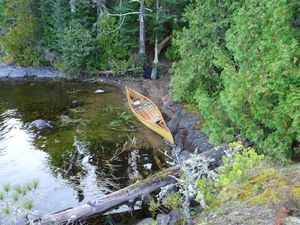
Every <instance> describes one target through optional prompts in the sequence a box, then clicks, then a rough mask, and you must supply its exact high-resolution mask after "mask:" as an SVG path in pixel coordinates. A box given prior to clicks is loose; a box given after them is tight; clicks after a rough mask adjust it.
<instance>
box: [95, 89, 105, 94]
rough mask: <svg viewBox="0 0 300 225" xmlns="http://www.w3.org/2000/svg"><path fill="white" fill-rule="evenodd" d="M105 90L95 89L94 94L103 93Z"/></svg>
mask: <svg viewBox="0 0 300 225" xmlns="http://www.w3.org/2000/svg"><path fill="white" fill-rule="evenodd" d="M104 92H105V91H104V90H102V89H97V90H96V91H94V93H95V94H102V93H104Z"/></svg>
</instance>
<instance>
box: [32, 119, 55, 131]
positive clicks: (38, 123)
mask: <svg viewBox="0 0 300 225" xmlns="http://www.w3.org/2000/svg"><path fill="white" fill-rule="evenodd" d="M51 128H53V126H52V125H51V124H49V123H48V122H46V121H45V120H42V119H38V120H35V121H32V122H31V123H30V125H29V129H38V130H42V129H51Z"/></svg>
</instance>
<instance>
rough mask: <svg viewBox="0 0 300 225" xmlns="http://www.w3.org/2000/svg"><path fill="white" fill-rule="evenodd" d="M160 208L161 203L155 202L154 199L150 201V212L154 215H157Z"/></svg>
mask: <svg viewBox="0 0 300 225" xmlns="http://www.w3.org/2000/svg"><path fill="white" fill-rule="evenodd" d="M159 206H160V204H159V201H155V200H154V199H152V200H151V201H150V204H149V212H150V213H151V214H152V215H155V213H156V211H157V210H158V208H159Z"/></svg>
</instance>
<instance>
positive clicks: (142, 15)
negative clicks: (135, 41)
mask: <svg viewBox="0 0 300 225" xmlns="http://www.w3.org/2000/svg"><path fill="white" fill-rule="evenodd" d="M145 46H146V44H145V2H144V0H141V1H140V50H139V53H140V55H142V56H144V55H145V54H146V47H145Z"/></svg>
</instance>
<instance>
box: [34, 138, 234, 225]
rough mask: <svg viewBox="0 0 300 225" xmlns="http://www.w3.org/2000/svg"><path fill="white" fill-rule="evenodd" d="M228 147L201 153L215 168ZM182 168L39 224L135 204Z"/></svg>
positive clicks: (174, 169)
mask: <svg viewBox="0 0 300 225" xmlns="http://www.w3.org/2000/svg"><path fill="white" fill-rule="evenodd" d="M226 149H228V146H227V145H226V144H224V145H221V146H219V147H216V148H212V149H210V150H208V151H206V152H203V153H200V155H202V156H203V157H205V158H209V159H213V160H210V162H209V169H214V168H216V167H218V166H219V165H220V163H221V161H222V155H223V154H224V151H225V150H226ZM180 169H181V166H180V165H176V166H173V167H170V168H168V169H165V170H163V171H161V172H158V173H156V174H154V175H152V176H150V177H148V178H146V179H145V180H142V181H139V182H137V183H135V184H132V185H130V186H128V187H126V188H123V189H121V190H118V191H116V192H113V193H110V194H108V195H105V196H103V197H101V198H98V199H96V200H94V201H90V202H89V203H87V204H84V205H81V206H78V207H75V208H71V209H66V210H63V211H60V212H57V213H54V214H51V215H48V216H45V217H43V218H42V219H40V221H39V222H38V223H37V224H40V225H50V224H55V225H56V224H63V223H67V224H70V223H72V222H74V221H76V220H80V219H83V218H88V217H91V216H93V215H102V214H104V213H105V212H107V211H109V210H111V209H114V208H116V207H118V206H120V205H123V204H127V203H129V204H131V205H132V204H133V206H134V203H135V201H136V199H138V198H139V197H143V196H146V195H149V194H151V193H152V192H154V191H157V190H158V189H160V188H161V187H164V186H166V185H168V184H172V183H176V182H177V180H176V179H174V176H177V175H178V174H179V172H180Z"/></svg>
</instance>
